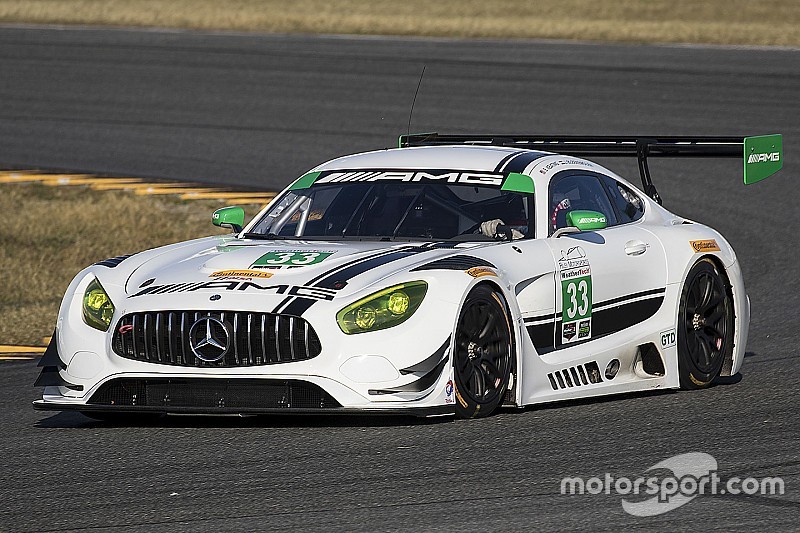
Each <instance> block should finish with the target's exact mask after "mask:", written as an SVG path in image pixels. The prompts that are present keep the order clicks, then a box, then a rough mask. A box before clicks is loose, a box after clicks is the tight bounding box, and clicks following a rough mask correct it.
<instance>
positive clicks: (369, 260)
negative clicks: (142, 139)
mask: <svg viewBox="0 0 800 533" xmlns="http://www.w3.org/2000/svg"><path fill="white" fill-rule="evenodd" d="M487 244H491V243H487ZM484 246H486V244H484V243H460V244H452V243H433V242H432V243H421V242H412V243H409V242H400V243H395V242H391V243H390V242H375V241H339V242H329V241H302V240H282V241H261V240H247V239H231V238H230V237H228V238H214V239H203V240H199V241H194V242H191V243H186V245H185V246H180V247H178V248H174V249H169V250H167V251H165V252H164V253H161V254H158V255H156V256H154V257H149V258H148V259H146V260H145V261H144V262H143V263H142V264H140V265H139V266H138V267H137V268H136V269H135V270H134V271H133V272H132V273H131V275H130V276H129V278H128V280H127V283H126V284H125V291H126V293H127V294H128V295H129V297H140V296H147V295H153V296H155V295H162V294H168V293H173V292H186V291H194V290H199V289H211V290H213V289H217V288H218V289H227V290H236V291H237V292H239V291H242V293H248V292H253V293H258V292H260V291H259V287H266V286H274V285H276V284H278V285H288V286H309V285H312V286H317V287H322V288H327V289H335V290H336V291H337V292H338V293H339V294H341V295H345V294H348V293H351V292H355V291H357V290H359V289H362V288H364V287H367V286H369V285H371V284H372V283H375V282H377V281H379V280H380V279H383V278H385V277H386V276H388V275H390V274H392V273H394V272H397V271H401V270H405V269H410V268H413V267H414V266H416V265H418V264H424V263H427V262H430V261H434V260H436V259H440V258H443V257H446V256H448V255H453V254H458V253H464V252H465V251H466V250H469V249H474V248H481V247H484ZM231 287H233V288H232V289H231Z"/></svg>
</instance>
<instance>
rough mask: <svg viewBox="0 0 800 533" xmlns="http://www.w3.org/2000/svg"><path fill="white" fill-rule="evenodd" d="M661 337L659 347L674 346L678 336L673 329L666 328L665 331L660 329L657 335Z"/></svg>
mask: <svg viewBox="0 0 800 533" xmlns="http://www.w3.org/2000/svg"><path fill="white" fill-rule="evenodd" d="M659 338H660V339H661V347H662V348H671V347H673V346H675V344H676V343H677V342H678V336H677V335H675V330H674V329H668V330H667V331H662V332H661V334H660V335H659Z"/></svg>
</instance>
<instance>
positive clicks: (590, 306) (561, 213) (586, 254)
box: [547, 170, 666, 350]
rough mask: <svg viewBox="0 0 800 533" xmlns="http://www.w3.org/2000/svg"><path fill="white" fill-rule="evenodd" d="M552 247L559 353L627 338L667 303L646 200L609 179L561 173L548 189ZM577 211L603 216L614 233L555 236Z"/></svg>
mask: <svg viewBox="0 0 800 533" xmlns="http://www.w3.org/2000/svg"><path fill="white" fill-rule="evenodd" d="M548 194H549V198H548V200H549V204H550V208H551V209H550V214H549V217H550V218H549V224H548V226H549V228H550V232H551V236H550V237H549V238H548V239H547V243H548V245H549V247H550V250H551V252H552V254H553V257H554V260H555V263H556V280H555V281H556V283H555V285H556V287H555V322H554V342H553V349H554V350H562V349H565V348H569V347H571V346H575V345H578V344H581V343H586V342H591V341H593V340H596V339H600V338H603V337H606V336H609V335H614V334H616V333H619V332H622V331H624V330H626V329H627V328H630V327H633V326H635V325H636V324H638V323H640V322H643V321H644V320H647V319H648V318H650V317H651V316H653V315H654V314H655V312H656V311H657V310H658V309H659V307H660V306H661V304H662V303H663V299H664V293H665V282H666V258H665V255H664V249H663V247H662V246H661V244H660V242H658V240H657V239H656V237H655V236H654V235H653V234H652V233H651V232H649V231H647V229H645V228H644V227H643V225H642V224H641V222H639V220H640V219H641V217H642V214H643V209H644V206H645V204H644V202H642V200H641V198H640V197H639V196H638V195H637V194H636V193H635V192H634V191H633V190H631V189H630V188H629V187H627V186H626V185H624V184H622V183H620V182H618V181H616V180H615V179H613V178H611V177H610V176H604V175H602V174H597V173H593V172H586V171H575V170H573V171H564V172H562V173H559V174H556V175H555V176H554V177H553V178H552V179H551V180H550V185H549V191H548ZM571 210H592V211H598V212H600V213H603V214H604V215H605V216H606V219H607V221H608V227H607V228H605V229H602V230H597V231H587V232H582V233H573V234H566V235H562V236H560V237H558V238H553V237H552V232H553V231H554V230H555V229H558V228H560V227H564V226H565V225H566V213H568V212H569V211H571Z"/></svg>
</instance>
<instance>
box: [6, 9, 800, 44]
mask: <svg viewBox="0 0 800 533" xmlns="http://www.w3.org/2000/svg"><path fill="white" fill-rule="evenodd" d="M0 21H2V22H23V23H56V24H101V25H115V26H158V27H173V28H194V29H221V30H237V31H259V32H303V33H349V34H386V35H435V36H451V37H487V38H552V39H580V40H603V41H624V42H693V43H720V44H756V45H786V46H798V45H800V0H784V1H782V2H765V1H758V0H538V1H530V0H491V1H489V0H437V1H435V2H432V1H430V0H405V1H402V2H398V1H396V0H338V1H335V2H331V1H325V0H229V1H227V2H222V1H220V0H0Z"/></svg>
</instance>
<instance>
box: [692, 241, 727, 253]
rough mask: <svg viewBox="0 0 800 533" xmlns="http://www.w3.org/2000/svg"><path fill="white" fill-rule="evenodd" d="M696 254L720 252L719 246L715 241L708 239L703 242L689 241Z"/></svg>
mask: <svg viewBox="0 0 800 533" xmlns="http://www.w3.org/2000/svg"><path fill="white" fill-rule="evenodd" d="M689 244H691V245H692V248H693V249H694V251H695V253H699V252H719V251H720V249H719V245H717V241H716V240H714V239H706V240H702V241H689Z"/></svg>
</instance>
